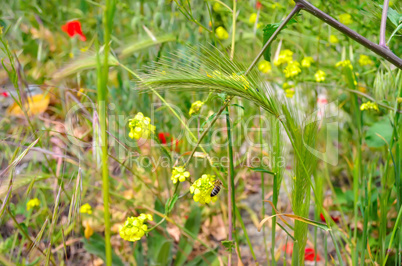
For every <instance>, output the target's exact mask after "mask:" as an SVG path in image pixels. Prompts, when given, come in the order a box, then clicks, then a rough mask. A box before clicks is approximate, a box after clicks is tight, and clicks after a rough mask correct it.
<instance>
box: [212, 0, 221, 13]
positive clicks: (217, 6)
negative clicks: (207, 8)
mask: <svg viewBox="0 0 402 266" xmlns="http://www.w3.org/2000/svg"><path fill="white" fill-rule="evenodd" d="M212 9H213V10H214V11H215V12H219V11H221V9H222V6H221V4H219V3H218V2H215V3H214V5H213V6H212Z"/></svg>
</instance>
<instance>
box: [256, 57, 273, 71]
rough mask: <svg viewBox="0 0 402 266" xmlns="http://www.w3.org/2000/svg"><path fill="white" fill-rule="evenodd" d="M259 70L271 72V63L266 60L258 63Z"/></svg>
mask: <svg viewBox="0 0 402 266" xmlns="http://www.w3.org/2000/svg"><path fill="white" fill-rule="evenodd" d="M258 70H259V71H261V72H262V73H264V74H267V73H270V72H271V71H272V66H271V63H270V62H268V61H266V60H263V61H261V62H260V63H258Z"/></svg>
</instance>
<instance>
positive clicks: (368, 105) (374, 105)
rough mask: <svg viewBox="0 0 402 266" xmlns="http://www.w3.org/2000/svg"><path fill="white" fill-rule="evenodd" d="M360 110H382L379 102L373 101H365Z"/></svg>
mask: <svg viewBox="0 0 402 266" xmlns="http://www.w3.org/2000/svg"><path fill="white" fill-rule="evenodd" d="M360 110H361V111H365V110H374V111H377V112H379V111H380V110H379V109H378V105H377V103H372V102H370V101H368V102H366V103H363V104H362V105H360Z"/></svg>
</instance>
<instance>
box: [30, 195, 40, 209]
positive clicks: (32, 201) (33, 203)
mask: <svg viewBox="0 0 402 266" xmlns="http://www.w3.org/2000/svg"><path fill="white" fill-rule="evenodd" d="M39 205H40V201H39V200H38V199H37V198H34V199H30V200H29V201H28V202H27V211H29V210H30V209H33V208H35V207H39Z"/></svg>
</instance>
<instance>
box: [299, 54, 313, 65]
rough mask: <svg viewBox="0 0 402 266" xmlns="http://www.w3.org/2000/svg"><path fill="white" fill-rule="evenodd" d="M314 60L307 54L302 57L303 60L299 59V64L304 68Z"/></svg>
mask: <svg viewBox="0 0 402 266" xmlns="http://www.w3.org/2000/svg"><path fill="white" fill-rule="evenodd" d="M313 62H314V59H313V58H312V57H311V56H307V57H305V58H303V60H302V61H301V65H302V67H305V68H309V67H310V66H311V63H313Z"/></svg>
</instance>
